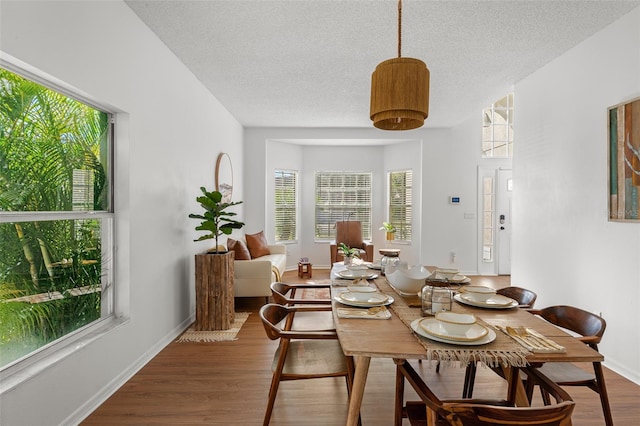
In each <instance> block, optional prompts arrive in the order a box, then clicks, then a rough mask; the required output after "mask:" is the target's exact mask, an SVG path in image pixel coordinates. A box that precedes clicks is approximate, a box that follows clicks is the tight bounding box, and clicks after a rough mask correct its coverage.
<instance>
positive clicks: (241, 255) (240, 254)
mask: <svg viewBox="0 0 640 426" xmlns="http://www.w3.org/2000/svg"><path fill="white" fill-rule="evenodd" d="M227 249H228V250H229V251H233V252H234V253H235V257H234V259H235V260H251V253H249V249H248V248H247V245H246V244H245V243H244V241H242V240H234V239H231V238H227Z"/></svg>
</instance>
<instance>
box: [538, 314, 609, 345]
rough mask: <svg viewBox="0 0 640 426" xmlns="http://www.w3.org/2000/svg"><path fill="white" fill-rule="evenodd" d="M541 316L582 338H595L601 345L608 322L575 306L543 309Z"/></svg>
mask: <svg viewBox="0 0 640 426" xmlns="http://www.w3.org/2000/svg"><path fill="white" fill-rule="evenodd" d="M539 315H540V316H541V317H542V318H544V319H546V320H547V321H549V322H550V323H552V324H555V325H557V326H559V327H562V328H566V329H567V330H571V331H573V332H576V333H578V334H580V335H582V336H595V337H597V338H598V340H597V342H596V343H599V342H600V340H601V339H602V335H603V334H604V330H605V329H606V327H607V323H606V321H605V320H604V319H603V318H602V317H599V316H598V315H596V314H593V313H591V312H588V311H585V310H582V309H580V308H576V307H574V306H566V305H558V306H549V307H547V308H544V309H541V310H540V311H539Z"/></svg>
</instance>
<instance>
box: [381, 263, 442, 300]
mask: <svg viewBox="0 0 640 426" xmlns="http://www.w3.org/2000/svg"><path fill="white" fill-rule="evenodd" d="M430 274H431V272H429V271H428V270H427V268H425V267H424V266H422V265H416V266H414V267H413V268H409V269H402V268H400V269H396V270H395V271H393V272H391V273H389V274H387V281H389V284H390V285H391V287H393V288H394V289H395V290H396V291H398V292H400V293H401V294H404V295H411V296H413V295H415V294H416V293H418V292H419V291H420V290H421V289H422V286H423V285H424V280H425V279H426V278H427V277H428V276H429V275H430Z"/></svg>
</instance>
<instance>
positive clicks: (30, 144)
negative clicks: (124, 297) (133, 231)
mask: <svg viewBox="0 0 640 426" xmlns="http://www.w3.org/2000/svg"><path fill="white" fill-rule="evenodd" d="M112 127H113V122H112V117H111V115H110V114H109V113H107V112H105V111H101V110H99V109H96V108H94V107H92V106H89V105H88V104H87V103H83V102H80V101H78V100H75V99H73V98H71V97H68V96H66V95H64V94H62V93H60V92H57V91H54V90H51V89H49V88H46V87H44V86H42V85H40V84H38V83H36V82H35V81H31V80H29V79H27V78H24V77H22V76H20V75H18V74H16V73H13V72H11V71H9V70H7V69H4V68H0V251H1V252H2V256H0V352H1V353H2V357H1V361H0V369H5V368H7V367H9V366H10V365H14V364H17V363H18V362H19V361H20V360H21V359H23V358H24V357H25V356H27V355H30V354H32V353H34V352H36V351H39V350H40V349H42V348H43V347H45V346H47V347H48V346H50V344H52V343H53V342H58V341H60V339H62V338H64V337H65V336H69V335H71V334H73V333H74V332H76V331H77V330H79V329H81V328H84V327H86V326H88V325H89V324H92V323H94V322H96V321H98V320H100V319H103V318H105V317H107V316H110V315H111V314H112V312H113V301H112V286H111V285H109V282H110V281H111V276H112V274H113V263H112V261H113V254H112V253H113V252H112V247H113V243H112V238H113V236H112V222H113V209H112V202H111V196H112V189H111V188H112V182H111V159H110V158H111V151H112V145H113V143H112V135H113V128H112ZM54 346H55V345H54Z"/></svg>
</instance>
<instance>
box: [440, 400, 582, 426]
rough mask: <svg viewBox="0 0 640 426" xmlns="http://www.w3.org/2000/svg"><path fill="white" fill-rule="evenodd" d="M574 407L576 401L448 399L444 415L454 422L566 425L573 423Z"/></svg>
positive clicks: (461, 425) (465, 425) (456, 425)
mask: <svg viewBox="0 0 640 426" xmlns="http://www.w3.org/2000/svg"><path fill="white" fill-rule="evenodd" d="M574 407H575V403H574V402H573V401H565V402H562V403H560V404H556V405H552V406H547V407H533V408H513V407H496V406H491V405H475V404H464V403H460V404H456V403H454V404H446V403H445V404H443V406H442V410H443V411H444V412H446V414H445V415H444V417H445V419H446V420H447V422H449V424H451V425H454V426H500V425H505V426H506V425H509V426H513V425H535V426H564V425H570V424H571V414H572V413H573V409H574Z"/></svg>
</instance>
